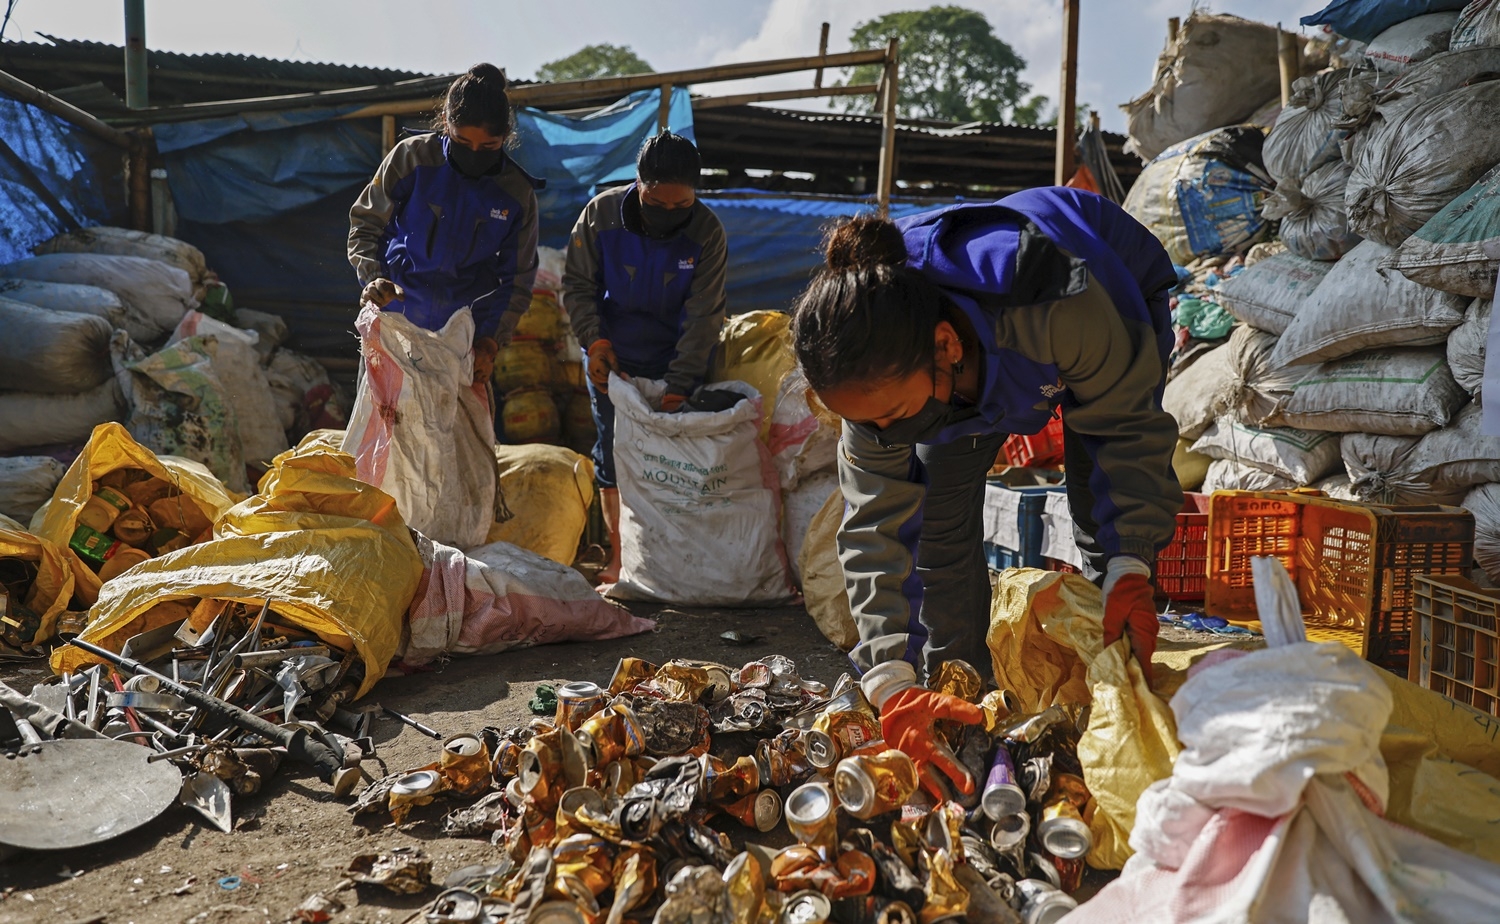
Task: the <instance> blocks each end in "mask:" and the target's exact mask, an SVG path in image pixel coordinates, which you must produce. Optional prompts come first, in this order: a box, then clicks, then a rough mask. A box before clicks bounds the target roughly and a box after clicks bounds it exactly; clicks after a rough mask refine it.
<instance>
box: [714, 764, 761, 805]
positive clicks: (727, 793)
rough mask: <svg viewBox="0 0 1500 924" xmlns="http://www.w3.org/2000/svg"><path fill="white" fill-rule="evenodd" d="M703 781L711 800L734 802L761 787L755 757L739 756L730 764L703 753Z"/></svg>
mask: <svg viewBox="0 0 1500 924" xmlns="http://www.w3.org/2000/svg"><path fill="white" fill-rule="evenodd" d="M700 759H701V760H702V761H703V781H704V783H705V784H707V786H708V798H709V801H711V802H734V801H736V800H738V799H742V798H744V797H745V796H748V795H750V794H752V793H754V792H755V791H756V790H757V789H759V788H760V787H761V776H760V768H759V767H758V766H756V763H755V758H753V757H741V758H739V759H738V760H736V761H735V762H734V763H732V764H728V763H725V762H724V761H722V760H720V759H718V758H717V757H714V756H713V755H712V754H705V755H704V756H703V757H702V758H700Z"/></svg>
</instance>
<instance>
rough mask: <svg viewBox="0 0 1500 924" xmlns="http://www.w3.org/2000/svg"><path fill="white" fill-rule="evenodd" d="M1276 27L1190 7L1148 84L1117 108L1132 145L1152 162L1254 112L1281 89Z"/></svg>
mask: <svg viewBox="0 0 1500 924" xmlns="http://www.w3.org/2000/svg"><path fill="white" fill-rule="evenodd" d="M1277 41H1278V39H1277V33H1276V29H1275V27H1274V26H1270V25H1267V24H1265V23H1259V22H1251V21H1250V20H1248V19H1241V18H1239V17H1238V16H1225V15H1216V14H1213V13H1209V12H1206V11H1204V10H1193V11H1192V12H1191V13H1190V14H1189V15H1188V17H1187V19H1186V20H1184V21H1183V23H1182V26H1181V28H1180V29H1179V30H1178V32H1177V39H1176V41H1174V42H1172V43H1170V44H1169V45H1168V46H1167V48H1166V49H1165V50H1164V51H1163V52H1162V54H1161V56H1160V57H1159V58H1157V61H1156V74H1155V77H1154V79H1153V81H1152V85H1151V89H1150V90H1147V91H1146V92H1145V93H1143V94H1142V95H1140V96H1138V97H1136V98H1135V99H1133V100H1131V101H1130V102H1128V103H1126V104H1124V105H1122V106H1121V107H1120V108H1121V109H1123V110H1124V111H1125V115H1126V119H1127V121H1128V123H1129V128H1128V131H1127V134H1128V135H1129V137H1130V141H1129V143H1128V145H1127V147H1128V148H1129V149H1130V150H1132V151H1134V152H1135V153H1136V154H1137V155H1139V156H1140V158H1141V160H1143V161H1149V160H1153V159H1155V158H1156V157H1157V155H1159V154H1161V152H1162V151H1165V150H1166V149H1167V148H1169V147H1171V146H1172V145H1174V144H1177V143H1178V142H1179V141H1182V140H1184V139H1187V138H1191V137H1193V136H1194V135H1201V134H1202V133H1204V132H1206V131H1209V130H1211V129H1215V128H1219V127H1220V126H1223V125H1232V124H1234V123H1236V122H1240V121H1243V120H1244V119H1246V118H1247V117H1249V116H1250V115H1252V114H1254V112H1255V111H1256V109H1258V108H1259V107H1260V104H1261V103H1262V102H1263V101H1264V100H1267V99H1270V98H1271V97H1272V96H1274V95H1276V93H1277V91H1278V90H1279V89H1280V87H1281V72H1280V70H1279V69H1278V66H1277V58H1276V53H1277V52H1276V50H1277Z"/></svg>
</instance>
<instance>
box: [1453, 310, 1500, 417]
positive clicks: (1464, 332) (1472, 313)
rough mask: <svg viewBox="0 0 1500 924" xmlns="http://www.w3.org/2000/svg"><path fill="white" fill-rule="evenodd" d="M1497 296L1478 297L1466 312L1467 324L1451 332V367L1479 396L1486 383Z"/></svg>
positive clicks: (1460, 381) (1466, 387)
mask: <svg viewBox="0 0 1500 924" xmlns="http://www.w3.org/2000/svg"><path fill="white" fill-rule="evenodd" d="M1494 304H1495V300H1494V299H1493V298H1476V299H1474V301H1473V302H1471V303H1470V304H1469V310H1468V311H1467V312H1465V313H1464V320H1463V323H1462V324H1460V325H1458V326H1457V327H1455V328H1453V333H1451V334H1449V335H1448V368H1449V369H1450V370H1451V371H1452V372H1453V380H1454V381H1455V382H1457V383H1458V384H1459V385H1460V386H1461V387H1462V388H1463V390H1464V391H1467V392H1468V393H1469V394H1471V395H1473V396H1474V397H1475V398H1476V399H1477V398H1478V397H1479V392H1480V389H1481V387H1482V386H1483V385H1484V353H1485V347H1486V346H1487V345H1488V343H1489V339H1490V308H1491V306H1493V305H1494Z"/></svg>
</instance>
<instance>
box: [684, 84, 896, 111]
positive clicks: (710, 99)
mask: <svg viewBox="0 0 1500 924" xmlns="http://www.w3.org/2000/svg"><path fill="white" fill-rule="evenodd" d="M879 91H880V84H877V83H858V84H854V85H853V86H848V87H823V88H822V89H813V90H767V91H765V92H764V93H740V94H736V95H735V96H700V97H698V98H697V99H695V100H693V111H694V112H698V111H699V110H702V109H723V108H726V107H728V106H743V105H744V104H746V103H771V102H776V101H777V100H783V99H817V98H821V97H826V96H874V95H875V94H876V93H878V92H879Z"/></svg>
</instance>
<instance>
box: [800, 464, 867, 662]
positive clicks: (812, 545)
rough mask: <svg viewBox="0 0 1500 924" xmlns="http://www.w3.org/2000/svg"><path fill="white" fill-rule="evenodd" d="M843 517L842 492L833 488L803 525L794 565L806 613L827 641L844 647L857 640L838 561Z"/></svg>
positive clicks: (857, 642)
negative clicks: (803, 531)
mask: <svg viewBox="0 0 1500 924" xmlns="http://www.w3.org/2000/svg"><path fill="white" fill-rule="evenodd" d="M843 519H844V495H843V494H842V493H841V492H839V491H835V492H833V494H831V495H830V496H829V498H828V500H827V501H825V502H824V503H823V506H822V507H821V508H819V509H818V512H817V514H816V515H815V516H814V517H813V518H812V522H811V523H809V524H808V525H807V538H806V539H804V540H803V542H802V552H801V554H800V555H798V556H797V567H798V568H799V569H800V570H801V571H802V596H803V598H804V599H805V600H806V602H807V614H808V615H809V616H811V617H812V618H813V622H815V623H817V624H818V628H819V629H820V630H822V632H823V635H824V636H825V637H827V639H828V640H829V641H830V642H832V643H834V644H835V645H837V646H839V648H840V649H842V650H844V651H848V650H849V649H851V648H853V647H854V646H855V645H858V644H859V628H858V627H857V626H855V624H854V615H853V614H852V612H851V611H850V609H849V592H848V590H847V589H846V587H845V585H844V566H843V565H842V564H840V562H839V547H838V532H839V524H840V523H842V522H843Z"/></svg>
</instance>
